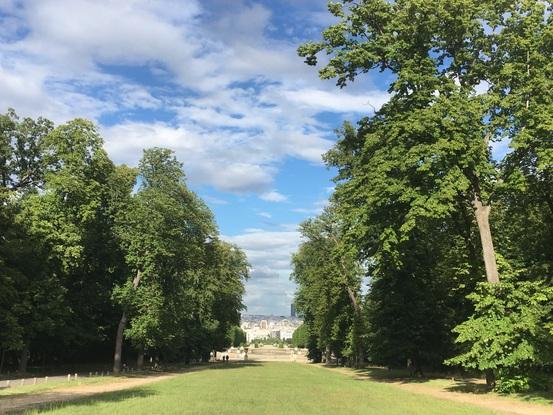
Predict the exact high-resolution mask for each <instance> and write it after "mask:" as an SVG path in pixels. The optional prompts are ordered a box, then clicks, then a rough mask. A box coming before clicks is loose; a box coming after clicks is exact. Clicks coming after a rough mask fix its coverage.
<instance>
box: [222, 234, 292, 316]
mask: <svg viewBox="0 0 553 415" xmlns="http://www.w3.org/2000/svg"><path fill="white" fill-rule="evenodd" d="M223 239H225V240H226V241H228V242H231V243H234V244H236V245H238V246H240V247H241V248H242V249H244V251H245V253H246V255H247V256H248V260H249V261H250V264H251V266H252V272H251V279H250V280H249V281H248V283H247V285H246V298H245V302H246V304H247V305H248V312H250V313H258V312H259V313H264V312H267V311H268V310H269V312H272V313H275V314H282V313H287V312H288V310H289V307H290V303H291V302H292V301H293V296H294V291H295V286H294V284H293V283H292V282H291V281H290V279H289V276H290V272H291V269H290V256H291V254H292V253H293V252H295V251H297V249H298V246H299V243H300V233H299V232H297V231H292V230H288V231H280V232H278V231H263V230H257V231H255V232H245V233H242V234H239V235H236V236H224V237H223Z"/></svg>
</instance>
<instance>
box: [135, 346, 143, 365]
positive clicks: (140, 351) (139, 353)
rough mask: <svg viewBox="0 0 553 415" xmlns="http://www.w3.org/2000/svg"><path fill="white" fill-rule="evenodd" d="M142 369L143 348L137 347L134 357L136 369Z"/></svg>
mask: <svg viewBox="0 0 553 415" xmlns="http://www.w3.org/2000/svg"><path fill="white" fill-rule="evenodd" d="M143 368H144V346H143V345H140V346H138V356H137V357H136V369H137V370H142V369H143Z"/></svg>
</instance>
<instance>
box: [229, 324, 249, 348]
mask: <svg viewBox="0 0 553 415" xmlns="http://www.w3.org/2000/svg"><path fill="white" fill-rule="evenodd" d="M228 338H229V340H230V344H231V345H232V346H233V347H239V346H244V345H245V344H246V332H245V331H244V330H242V329H241V328H240V327H239V326H232V327H231V328H230V329H229V331H228Z"/></svg>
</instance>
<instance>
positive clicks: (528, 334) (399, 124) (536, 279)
mask: <svg viewBox="0 0 553 415" xmlns="http://www.w3.org/2000/svg"><path fill="white" fill-rule="evenodd" d="M552 10H553V6H552V4H551V2H550V1H541V0H521V1H514V2H491V1H476V0H458V1H449V0H443V1H442V0H439V1H430V0H422V1H419V0H417V1H410V0H407V1H396V2H389V1H380V0H374V1H372V0H371V1H362V2H351V1H348V0H343V1H338V2H330V3H329V11H330V13H331V14H332V15H333V16H334V17H335V19H334V21H335V23H334V24H332V25H331V26H330V27H328V28H327V29H325V30H324V31H323V33H322V39H321V40H319V41H315V42H308V43H306V44H304V45H302V46H300V48H299V49H298V52H299V54H300V56H303V57H304V58H305V60H306V63H307V64H309V65H317V64H318V63H319V60H320V55H322V54H326V57H325V58H324V59H323V61H324V64H323V65H322V66H321V67H320V68H319V75H320V77H321V78H323V79H336V82H337V85H338V86H340V87H345V86H346V85H348V84H349V83H351V82H353V81H355V80H356V79H357V78H358V77H360V76H362V75H363V74H364V73H367V72H374V71H381V72H383V71H385V72H386V73H387V75H388V76H386V77H385V78H383V79H385V80H386V81H387V89H388V91H389V92H390V97H389V100H388V102H387V103H385V104H384V105H383V106H382V107H381V108H379V109H374V111H375V112H374V114H372V115H371V116H368V117H366V118H363V119H361V120H360V121H359V122H358V125H357V126H353V125H352V124H350V123H345V124H344V126H343V128H342V129H341V130H340V131H339V132H338V134H339V139H338V141H337V143H336V145H335V146H334V148H332V149H331V150H330V151H329V152H328V153H327V154H326V156H325V160H326V162H327V164H328V165H329V166H331V167H334V168H336V169H337V176H336V178H335V181H336V183H337V185H336V190H335V193H334V194H333V196H332V204H333V215H334V218H335V221H336V222H337V223H339V224H340V226H339V228H340V233H339V235H338V238H339V240H340V245H341V246H342V247H345V248H346V252H349V253H350V255H351V256H350V258H352V259H354V260H357V261H360V262H361V263H363V264H366V266H367V271H368V273H367V274H368V275H369V276H370V290H369V292H368V294H367V296H366V298H365V302H364V315H365V316H366V321H367V324H368V325H367V328H366V329H365V330H366V335H365V336H364V339H365V340H366V344H367V347H368V353H369V358H370V359H371V360H372V361H373V362H375V363H383V364H387V365H405V363H406V361H407V360H409V361H411V363H413V364H414V365H415V367H417V366H419V367H420V366H421V365H431V366H438V365H439V363H440V362H441V361H443V359H446V358H448V357H451V356H453V355H456V354H459V352H460V350H458V348H459V347H460V345H455V344H453V339H452V334H451V332H450V330H451V329H452V328H454V327H456V326H458V325H459V324H460V323H461V322H462V321H464V320H466V319H467V318H469V316H470V315H471V314H473V313H475V314H474V316H473V317H472V318H470V319H469V320H467V321H466V323H463V324H465V325H463V324H461V325H460V326H458V327H459V329H461V330H463V331H462V333H461V334H459V339H464V340H459V341H460V342H461V343H462V345H463V347H464V349H463V350H465V353H464V354H462V355H461V356H464V359H465V360H463V362H464V363H463V364H465V365H466V366H467V367H472V368H476V369H480V370H486V371H487V375H488V377H489V379H490V380H491V379H492V375H493V372H494V371H495V372H496V375H497V376H498V378H499V382H498V383H497V386H498V388H502V390H507V389H515V388H519V389H522V388H524V387H526V386H527V385H531V381H530V379H531V378H535V372H536V371H537V372H540V371H541V372H544V371H545V368H546V366H547V365H549V364H550V363H549V362H550V360H549V357H545V356H544V355H542V354H543V353H546V354H547V353H549V352H548V351H547V350H549V346H547V345H548V344H549V343H550V342H551V341H552V340H551V339H552V338H553V336H552V333H551V332H550V331H548V328H547V327H548V326H547V325H546V324H549V323H548V322H546V321H545V320H543V319H544V318H545V315H546V314H543V315H541V317H539V316H537V315H535V314H533V313H538V311H537V310H538V309H539V308H540V307H541V311H544V312H545V313H546V312H550V310H549V308H548V306H545V303H543V301H546V300H544V298H545V299H550V297H549V294H545V293H546V292H549V291H548V290H550V287H551V282H552V279H551V278H552V277H551V275H552V273H551V269H552V267H553V251H552V250H551V247H552V246H553V239H552V237H553V203H552V202H551V196H550V195H551V194H553V187H552V185H553V181H552V178H553V163H552V160H553V157H552V155H553V151H552V149H553V147H552V146H553V140H551V137H552V134H553V122H552V115H551V114H553V98H552V97H553V94H551V90H552V87H553V72H552V71H553V66H552V62H553V41H552V40H553V32H552V27H553V24H552V23H553V20H552V19H553V17H552V13H551V12H552ZM492 143H494V145H495V146H496V148H497V146H505V147H506V146H507V145H510V147H511V152H510V153H509V154H508V155H506V156H505V157H504V159H503V160H500V161H497V160H495V159H494V155H493V152H492V151H491V144H492ZM307 239H309V238H307ZM308 243H311V241H308ZM304 245H305V244H304ZM304 245H302V246H301V247H300V251H299V252H298V259H303V258H304V257H306V254H305V253H304V252H302V251H303V250H305V246H304ZM318 249H320V250H322V249H321V248H320V247H319V248H318ZM495 249H498V252H495ZM311 256H312V257H313V258H315V259H313V260H311V261H309V263H310V264H312V265H310V268H308V267H307V266H306V265H304V266H303V268H304V269H305V270H309V271H310V273H312V274H313V275H314V276H311V275H310V274H308V273H307V272H306V271H302V268H301V267H298V266H301V265H302V263H301V262H298V263H297V264H294V265H295V272H296V273H298V275H300V276H301V275H302V273H303V274H305V275H310V276H309V278H306V277H303V279H297V282H298V285H299V290H298V300H299V301H300V302H301V301H304V302H305V303H306V304H309V303H315V300H313V299H311V298H310V297H308V296H307V294H306V291H307V292H308V291H310V290H309V289H307V288H306V287H307V286H308V284H311V285H310V286H311V287H313V288H312V289H313V291H314V292H319V293H324V290H323V288H326V287H325V285H324V283H323V282H324V281H326V280H325V277H327V275H329V272H328V271H327V270H328V269H329V268H330V269H332V266H334V267H337V266H338V265H339V263H340V260H339V259H338V258H333V257H332V255H330V254H328V252H327V253H326V255H324V258H330V259H327V260H326V261H328V263H329V264H328V265H326V266H325V267H322V266H320V264H321V263H325V264H326V261H325V260H322V259H318V257H317V256H316V255H315V254H312V255H311ZM304 262H307V261H306V260H304ZM315 264H317V267H315ZM484 265H485V266H484ZM497 265H499V268H500V269H501V271H502V272H504V274H502V275H501V278H507V281H508V282H506V283H505V284H507V285H499V286H498V288H496V289H495V290H497V292H495V291H489V292H486V293H485V295H484V292H483V291H482V290H483V288H482V287H480V288H478V290H477V291H476V294H474V296H480V297H478V298H476V297H470V298H471V299H472V301H473V303H474V301H476V303H477V304H480V305H482V304H485V303H486V302H485V301H484V300H483V299H484V298H486V299H487V300H486V301H488V302H490V304H489V307H490V309H492V310H494V311H493V313H491V314H490V315H488V316H487V319H486V318H484V316H485V313H484V309H483V308H481V309H478V310H477V311H476V312H475V311H474V309H473V307H474V304H470V303H469V302H468V301H467V299H466V296H467V294H469V293H471V292H473V291H474V290H475V286H476V283H477V281H481V280H482V277H483V276H484V275H485V276H486V278H487V280H488V281H491V282H495V281H497V280H499V276H498V275H497V273H496V272H495V271H494V269H495V268H496V266H497ZM298 270H299V272H298ZM311 281H322V282H318V284H319V285H315V284H313V283H311ZM509 284H514V285H513V287H516V288H512V289H511V288H509V287H510V286H509ZM525 284H530V285H525ZM531 284H537V285H536V286H532V285H531ZM540 284H541V285H540ZM532 287H534V288H532ZM537 287H541V288H537ZM489 290H494V289H493V288H489ZM519 290H520V293H518V291H519ZM539 293H542V294H539ZM302 296H303V297H304V299H303V300H302ZM494 296H497V298H495V297H494ZM517 296H520V297H517ZM321 297H324V295H321ZM327 298H329V299H332V300H334V301H336V299H337V298H338V293H337V292H333V293H332V294H331V295H328V297H327ZM507 299H508V300H507ZM525 299H526V300H527V301H533V303H532V302H530V303H529V304H530V305H529V306H528V307H530V308H529V309H524V307H522V305H521V306H520V307H521V308H520V309H517V308H516V306H515V305H513V304H524V301H526V300H525ZM481 301H484V303H481ZM502 302H507V303H506V304H503V303H502ZM509 302H512V303H513V304H511V306H512V307H514V308H513V309H512V307H511V306H509V305H508V304H509ZM319 303H322V300H319ZM330 304H332V303H330ZM532 304H533V305H532ZM540 304H541V306H540ZM300 306H301V304H300ZM482 307H484V306H483V305H482ZM510 307H511V308H510ZM532 307H533V308H532ZM321 309H324V310H327V311H326V312H325V313H321V312H320V310H321ZM530 309H532V310H534V311H530ZM330 310H332V307H330V306H329V305H328V304H324V306H321V307H320V308H317V307H311V308H308V307H305V316H306V323H307V324H308V327H309V328H310V330H309V337H308V339H309V341H308V343H309V344H310V350H314V351H315V349H316V348H319V350H318V353H320V352H321V346H323V347H327V346H332V339H333V335H334V333H337V332H339V330H337V327H339V326H340V324H342V323H343V322H344V321H346V320H347V318H348V317H349V318H350V319H351V318H352V317H353V316H354V314H353V313H352V312H351V310H347V309H343V310H341V312H337V313H334V314H333V313H332V312H331V311H330ZM547 310H549V311H547ZM541 311H540V312H541ZM318 313H319V314H318ZM479 313H480V314H479ZM481 313H484V314H481ZM320 315H322V316H325V317H327V318H328V319H327V320H324V319H322V318H321V317H319V316H320ZM513 316H516V317H513ZM527 319H529V320H530V321H526V320H527ZM532 319H535V320H532ZM540 319H541V320H540ZM311 321H318V322H319V323H318V324H317V325H315V324H313V323H310V322H311ZM532 321H533V322H534V323H533V324H534V325H532V324H531V323H532ZM518 323H520V324H518ZM471 324H472V325H471ZM478 324H480V325H481V326H478ZM353 327H356V325H353ZM538 332H539V334H538ZM343 334H346V333H345V332H344V333H343ZM462 336H466V338H463V337H462ZM471 336H472V337H471ZM479 336H482V337H479ZM485 336H488V337H485ZM358 337H361V338H363V336H358ZM342 338H344V339H346V341H345V342H344V343H343V344H341V345H340V348H341V353H343V354H344V355H348V354H349V353H350V349H351V348H350V346H349V344H348V343H350V342H351V340H350V339H353V337H352V332H349V333H347V335H346V336H342ZM321 339H323V340H321ZM538 339H539V340H538ZM525 342H526V343H525ZM536 342H541V343H540V346H539V347H538V344H537V343H536ZM466 350H469V351H470V350H472V353H473V354H472V355H470V352H467V351H466ZM537 350H540V351H539V352H538V351H537ZM467 353H468V354H467ZM314 355H315V354H314ZM470 356H472V357H470ZM469 357H470V358H469ZM456 359H459V358H456ZM471 359H472V360H471ZM477 359H480V360H477ZM452 361H457V362H459V363H460V362H461V360H455V359H453V360H450V362H452ZM477 361H478V362H479V363H478V364H476V363H474V362H477ZM529 373H532V377H531V378H529V377H528V376H529V375H528V374H529Z"/></svg>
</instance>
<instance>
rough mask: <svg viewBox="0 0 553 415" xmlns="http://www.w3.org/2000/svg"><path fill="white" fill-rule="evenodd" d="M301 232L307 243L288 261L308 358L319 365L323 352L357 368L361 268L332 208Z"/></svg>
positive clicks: (360, 353)
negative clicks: (318, 359)
mask: <svg viewBox="0 0 553 415" xmlns="http://www.w3.org/2000/svg"><path fill="white" fill-rule="evenodd" d="M300 231H301V233H302V235H303V236H304V238H305V240H304V242H303V243H302V244H301V245H300V249H299V251H298V252H297V253H296V254H294V256H293V258H292V265H293V273H292V277H291V278H292V279H293V280H294V281H295V282H296V283H297V284H298V291H297V293H296V304H297V308H298V311H299V312H301V313H302V314H303V316H304V324H305V330H306V331H307V332H308V333H309V338H310V341H306V346H307V347H308V349H309V354H310V356H311V357H312V358H313V359H316V360H317V357H318V356H319V355H321V354H322V353H323V351H324V352H325V353H326V356H327V357H330V354H331V353H332V352H333V353H334V354H335V355H337V356H339V357H342V356H346V357H349V358H351V361H352V362H357V364H360V362H361V361H362V360H363V359H364V358H363V355H364V346H363V344H362V339H361V335H362V332H363V329H362V326H363V324H364V321H363V315H362V312H361V306H362V299H361V296H360V293H359V292H360V289H361V280H362V277H363V268H362V267H361V265H360V264H359V263H358V262H357V261H356V259H355V257H354V255H353V253H352V251H351V250H350V249H349V247H348V245H345V244H343V240H342V238H341V235H340V233H341V228H340V223H339V222H338V221H337V219H336V217H335V216H334V212H333V210H332V208H328V209H327V210H326V211H325V212H323V213H322V214H321V215H320V216H319V217H317V218H315V219H311V220H307V221H306V222H304V223H303V224H302V225H301V227H300ZM348 333H351V335H350V336H349V337H348ZM347 339H349V341H348V340H347Z"/></svg>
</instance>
